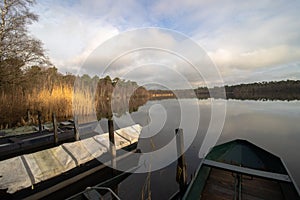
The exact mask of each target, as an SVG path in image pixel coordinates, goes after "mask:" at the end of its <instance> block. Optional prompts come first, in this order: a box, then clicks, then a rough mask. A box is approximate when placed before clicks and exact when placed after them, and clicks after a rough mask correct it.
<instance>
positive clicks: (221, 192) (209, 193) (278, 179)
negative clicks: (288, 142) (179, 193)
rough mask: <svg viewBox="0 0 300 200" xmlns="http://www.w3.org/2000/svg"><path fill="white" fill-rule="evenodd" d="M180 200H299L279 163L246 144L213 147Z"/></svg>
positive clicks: (265, 153)
mask: <svg viewBox="0 0 300 200" xmlns="http://www.w3.org/2000/svg"><path fill="white" fill-rule="evenodd" d="M183 199H203V200H205V199H208V200H209V199H212V200H214V199H222V200H227V199H228V200H229V199H230V200H232V199H234V200H241V199H246V200H257V199H272V200H291V199H293V200H298V199H300V196H299V189H298V187H297V185H296V183H295V182H294V181H293V179H292V177H291V175H290V173H289V172H288V170H287V168H286V167H285V165H284V163H283V162H282V160H281V159H280V158H279V157H277V156H275V155H273V154H271V153H269V152H267V151H265V150H264V149H262V148H260V147H257V146H256V145H254V144H252V143H250V142H248V141H246V140H234V141H231V142H227V143H224V144H221V145H218V146H215V147H214V148H213V149H212V150H211V151H210V152H209V153H208V155H207V156H206V157H205V158H204V159H203V160H202V161H201V164H200V166H199V168H198V170H197V173H196V176H195V178H194V179H193V180H192V181H191V183H190V184H189V187H188V189H187V191H186V192H185V194H184V196H183Z"/></svg>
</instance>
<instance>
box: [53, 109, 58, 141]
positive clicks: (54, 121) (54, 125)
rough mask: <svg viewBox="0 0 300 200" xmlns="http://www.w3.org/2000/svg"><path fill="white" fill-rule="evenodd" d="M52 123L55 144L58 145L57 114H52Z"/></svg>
mask: <svg viewBox="0 0 300 200" xmlns="http://www.w3.org/2000/svg"><path fill="white" fill-rule="evenodd" d="M52 123H53V136H54V144H55V145H57V144H58V135H57V121H56V116H55V113H52Z"/></svg>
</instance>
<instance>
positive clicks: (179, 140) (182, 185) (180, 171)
mask: <svg viewBox="0 0 300 200" xmlns="http://www.w3.org/2000/svg"><path fill="white" fill-rule="evenodd" d="M175 135H176V146H177V170H176V181H177V182H178V183H179V189H180V193H181V194H183V192H184V191H185V189H186V185H187V180H186V163H185V158H184V141H183V130H182V129H181V128H178V129H175Z"/></svg>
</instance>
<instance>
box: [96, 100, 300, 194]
mask: <svg viewBox="0 0 300 200" xmlns="http://www.w3.org/2000/svg"><path fill="white" fill-rule="evenodd" d="M213 106H214V108H215V109H217V110H218V109H222V108H223V106H226V118H225V121H224V126H223V128H222V132H221V134H220V136H219V134H216V135H215V136H213V137H212V138H214V140H215V141H217V144H220V143H223V142H226V141H230V140H233V139H238V138H240V139H246V140H248V141H250V142H252V143H254V144H256V145H258V146H260V147H262V148H264V149H266V150H267V151H269V152H271V153H273V154H275V155H277V156H279V157H281V158H282V159H283V161H284V162H285V164H286V165H287V168H288V170H289V171H290V172H291V174H292V176H293V178H294V179H295V181H296V183H297V184H298V185H300V171H299V170H298V169H300V161H299V159H298V158H299V156H298V152H299V151H300V145H299V141H300V101H289V102H288V101H250V100H249V101H248V100H243V101H241V100H221V99H216V100H215V99H205V100H198V99H180V100H178V99H165V100H156V101H148V102H147V103H146V104H145V105H143V106H141V107H139V109H138V111H137V112H133V113H131V114H128V113H127V114H126V115H122V116H120V117H114V121H115V127H124V126H127V125H128V124H132V123H139V124H141V125H142V126H143V131H142V133H141V139H140V141H139V144H138V148H140V149H141V150H142V152H143V153H145V155H142V156H141V158H140V163H143V162H144V163H145V164H144V166H143V167H142V168H143V169H142V170H140V171H141V172H143V170H144V173H136V174H132V175H131V176H129V177H128V178H127V179H126V180H124V181H123V182H121V183H120V184H119V186H118V187H119V191H118V192H119V196H120V198H121V199H147V198H149V197H151V198H152V199H168V198H169V197H170V196H171V195H172V194H174V193H175V192H176V191H177V190H178V188H179V186H178V183H177V182H176V164H177V161H176V143H175V140H173V139H174V136H175V129H176V128H178V127H181V128H183V132H184V144H185V147H186V148H187V150H186V152H185V158H186V162H187V174H188V180H190V177H191V176H192V175H193V174H194V173H195V170H196V169H197V167H198V164H199V161H200V158H199V156H198V155H199V150H200V147H201V145H202V142H203V140H204V138H205V136H206V133H207V131H208V130H209V124H210V123H211V126H212V127H210V128H211V129H212V132H210V133H211V134H215V133H214V132H213V131H214V127H213V126H214V124H215V123H221V122H220V121H222V117H220V118H219V117H218V116H213V117H212V113H213V112H212V108H213ZM105 122H106V120H101V121H100V124H101V127H102V128H103V130H107V128H106V127H105V125H106V123H105ZM151 152H154V153H151ZM147 169H151V170H155V171H152V172H148V173H147ZM151 170H150V171H151ZM148 171H149V170H148Z"/></svg>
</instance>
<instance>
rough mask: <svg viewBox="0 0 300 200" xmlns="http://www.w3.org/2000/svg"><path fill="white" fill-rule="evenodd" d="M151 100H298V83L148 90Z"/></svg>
mask: <svg viewBox="0 0 300 200" xmlns="http://www.w3.org/2000/svg"><path fill="white" fill-rule="evenodd" d="M149 92H150V94H151V97H152V99H162V98H191V97H195V96H196V97H197V98H199V99H207V98H210V97H214V98H226V99H241V100H246V99H252V100H299V99H300V81H299V80H286V81H271V82H259V83H249V84H239V85H231V86H228V85H226V86H225V87H214V88H210V89H208V88H207V87H199V88H197V89H194V90H193V89H186V90H173V91H171V90H150V91H149Z"/></svg>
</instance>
